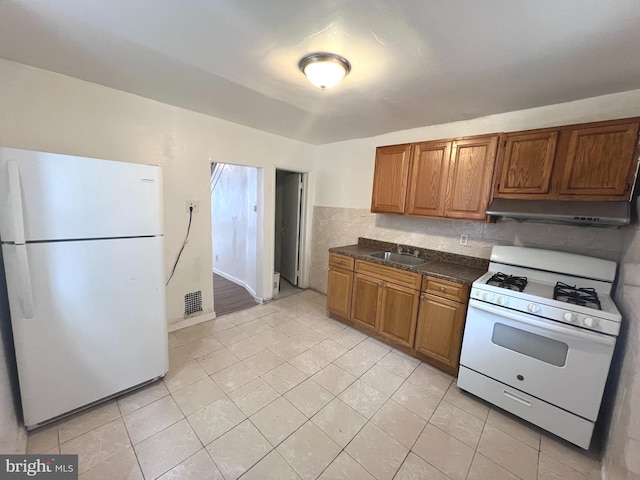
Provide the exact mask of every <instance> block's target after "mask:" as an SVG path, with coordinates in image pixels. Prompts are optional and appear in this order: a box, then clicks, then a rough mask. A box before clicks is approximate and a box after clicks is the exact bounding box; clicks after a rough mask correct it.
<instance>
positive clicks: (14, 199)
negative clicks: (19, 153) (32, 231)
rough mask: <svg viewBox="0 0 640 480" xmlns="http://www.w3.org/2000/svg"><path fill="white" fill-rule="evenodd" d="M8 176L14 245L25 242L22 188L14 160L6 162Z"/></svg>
mask: <svg viewBox="0 0 640 480" xmlns="http://www.w3.org/2000/svg"><path fill="white" fill-rule="evenodd" d="M7 170H8V172H7V173H8V174H9V175H8V176H9V196H10V198H11V213H12V214H13V236H14V239H13V242H14V243H15V244H16V245H22V244H24V243H25V239H24V214H23V211H22V188H21V187H20V170H19V169H18V163H17V162H16V161H15V160H9V161H8V162H7Z"/></svg>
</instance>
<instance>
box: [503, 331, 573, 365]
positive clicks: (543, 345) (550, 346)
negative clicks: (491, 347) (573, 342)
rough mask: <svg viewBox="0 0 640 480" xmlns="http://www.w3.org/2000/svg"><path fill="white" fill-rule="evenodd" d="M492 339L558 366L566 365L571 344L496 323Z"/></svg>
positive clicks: (510, 348) (506, 346) (511, 348)
mask: <svg viewBox="0 0 640 480" xmlns="http://www.w3.org/2000/svg"><path fill="white" fill-rule="evenodd" d="M491 340H492V341H493V343H495V344H496V345H500V346H501V347H504V348H508V349H509V350H513V351H514V352H518V353H521V354H522V355H526V356H528V357H533V358H536V359H538V360H540V361H542V362H545V363H549V364H551V365H555V366H556V367H564V366H565V364H566V363H567V352H568V351H569V345H567V344H566V343H563V342H559V341H557V340H553V339H552V338H548V337H543V336H542V335H536V334H535V333H531V332H525V331H524V330H520V329H518V328H513V327H510V326H508V325H503V324H502V323H496V324H494V326H493V336H492V337H491Z"/></svg>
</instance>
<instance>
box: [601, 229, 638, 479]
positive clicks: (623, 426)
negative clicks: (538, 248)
mask: <svg viewBox="0 0 640 480" xmlns="http://www.w3.org/2000/svg"><path fill="white" fill-rule="evenodd" d="M623 248H624V252H625V253H624V256H623V260H622V262H621V264H620V278H619V285H618V290H617V295H616V304H617V305H618V308H620V311H621V312H622V314H623V317H624V330H625V332H626V334H625V335H624V341H623V344H622V345H620V347H624V348H621V350H620V351H618V352H617V354H616V360H615V361H614V364H613V367H612V371H613V373H614V374H618V375H619V378H620V381H619V383H618V385H617V391H616V392H615V393H616V395H615V402H613V408H612V410H613V418H612V421H611V428H610V431H609V438H608V440H607V445H606V450H605V456H604V461H603V464H604V468H603V472H604V478H606V479H607V480H640V227H637V226H636V227H635V228H633V229H630V230H629V231H628V232H627V238H626V239H625V241H624V246H623ZM625 344H626V345H625Z"/></svg>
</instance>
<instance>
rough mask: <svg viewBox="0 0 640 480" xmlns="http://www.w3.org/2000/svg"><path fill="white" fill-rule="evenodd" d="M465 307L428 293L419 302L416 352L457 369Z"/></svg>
mask: <svg viewBox="0 0 640 480" xmlns="http://www.w3.org/2000/svg"><path fill="white" fill-rule="evenodd" d="M465 311H466V305H465V304H462V303H458V302H454V301H452V300H447V299H444V298H440V297H436V296H435V295H430V294H428V293H425V294H423V295H422V297H421V300H420V312H419V314H418V331H417V333H416V344H415V349H416V350H417V351H419V352H421V353H423V354H424V355H427V356H428V357H430V358H433V359H434V360H437V361H438V362H441V363H444V364H445V365H448V366H449V367H451V368H452V369H457V368H458V362H459V360H460V347H461V345H462V331H463V327H464V316H465Z"/></svg>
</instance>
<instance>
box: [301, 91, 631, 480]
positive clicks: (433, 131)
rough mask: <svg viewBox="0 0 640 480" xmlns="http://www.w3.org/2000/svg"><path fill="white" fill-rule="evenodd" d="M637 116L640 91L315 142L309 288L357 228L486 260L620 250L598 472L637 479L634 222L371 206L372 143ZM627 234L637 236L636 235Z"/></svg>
mask: <svg viewBox="0 0 640 480" xmlns="http://www.w3.org/2000/svg"><path fill="white" fill-rule="evenodd" d="M633 116H640V90H634V91H630V92H624V93H619V94H614V95H606V96H602V97H596V98H589V99H585V100H579V101H575V102H570V103H565V104H558V105H551V106H546V107H540V108H534V109H530V110H522V111H518V112H510V113H505V114H499V115H492V116H489V117H484V118H478V119H474V120H469V121H463V122H455V123H450V124H444V125H435V126H431V127H424V128H417V129H413V130H405V131H402V132H393V133H389V134H385V135H380V136H378V137H369V138H363V139H357V140H351V141H345V142H338V143H333V144H329V145H321V146H319V147H318V148H317V152H316V162H317V163H316V195H315V203H314V205H315V206H314V215H313V221H314V224H313V245H312V261H311V265H312V268H311V272H312V276H311V279H310V281H311V286H312V287H314V288H316V289H318V290H320V291H323V292H325V291H326V282H327V278H326V277H327V274H326V267H327V259H328V255H327V249H328V248H329V247H333V246H338V245H347V244H352V243H356V241H357V238H358V237H359V236H364V237H369V238H375V239H380V240H385V241H389V242H402V243H406V244H411V245H416V246H420V247H426V248H434V249H441V250H445V251H449V252H455V253H460V254H463V255H471V256H479V257H483V258H488V256H489V255H490V251H491V247H492V246H493V245H500V244H502V245H523V246H533V247H539V248H549V249H554V250H565V251H572V252H576V253H582V254H586V255H592V256H596V257H601V258H607V259H612V260H616V261H620V260H621V258H622V257H624V261H623V263H622V268H621V274H622V280H621V281H620V286H619V288H618V297H617V298H618V300H617V303H618V304H619V305H620V308H621V310H622V312H623V315H624V322H625V325H626V326H627V332H626V333H625V334H623V335H622V336H621V343H623V344H624V343H626V348H624V346H622V347H621V348H620V351H619V354H618V355H619V356H620V357H624V362H623V367H622V371H621V374H620V388H619V390H618V392H617V393H618V395H617V397H616V400H615V407H614V406H612V405H611V403H612V400H611V399H610V396H611V393H609V395H608V396H607V400H608V402H610V403H609V405H605V408H606V409H608V412H611V411H612V410H613V411H614V412H615V416H614V418H613V422H612V426H611V429H610V431H609V438H608V441H607V445H608V448H607V450H606V455H605V460H604V471H605V472H606V473H607V478H608V479H611V480H614V479H615V480H618V479H619V480H632V479H633V480H640V455H639V454H638V452H640V380H637V377H638V374H640V326H639V325H640V266H639V265H638V264H639V263H640V234H639V233H638V230H637V228H636V227H628V228H626V229H621V230H616V229H608V228H606V229H599V228H585V227H570V226H553V225H545V224H536V223H525V224H518V223H515V222H511V221H498V222H497V223H495V224H482V223H476V222H465V221H448V220H427V219H417V218H410V217H402V216H394V215H375V214H371V213H370V212H369V208H370V203H371V189H372V185H373V166H374V157H375V148H376V146H379V145H392V144H399V143H406V142H415V141H423V140H431V139H438V138H449V137H455V136H464V135H479V134H483V133H491V132H500V131H517V130H525V129H533V128H542V127H547V126H553V125H564V124H570V123H581V122H590V121H598V120H606V119H614V118H625V117H633ZM629 232H631V233H629ZM463 233H464V234H468V235H469V244H468V246H466V247H463V246H461V245H460V244H459V236H460V234H463ZM630 235H635V240H634V241H633V242H631V241H630V238H629V236H630ZM625 340H626V342H625ZM614 368H615V367H614ZM611 390H612V391H615V388H614V389H611Z"/></svg>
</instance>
